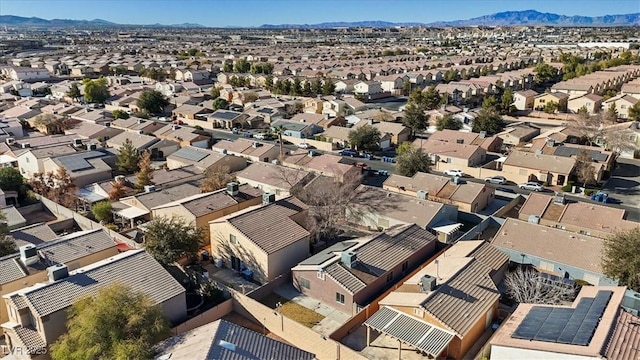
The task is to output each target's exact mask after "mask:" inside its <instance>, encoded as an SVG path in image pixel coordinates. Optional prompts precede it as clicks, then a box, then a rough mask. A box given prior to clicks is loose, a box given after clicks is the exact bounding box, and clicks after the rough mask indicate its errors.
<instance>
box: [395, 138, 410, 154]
mask: <svg viewBox="0 0 640 360" xmlns="http://www.w3.org/2000/svg"><path fill="white" fill-rule="evenodd" d="M412 147H413V144H411V142H410V141H404V142H403V143H402V144H400V145H398V147H397V148H396V155H398V156H399V155H402V154H404V153H406V152H407V151H409V150H411V148H412Z"/></svg>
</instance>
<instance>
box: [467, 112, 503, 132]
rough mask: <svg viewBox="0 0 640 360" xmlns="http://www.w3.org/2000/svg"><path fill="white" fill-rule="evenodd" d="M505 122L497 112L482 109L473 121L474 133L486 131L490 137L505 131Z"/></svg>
mask: <svg viewBox="0 0 640 360" xmlns="http://www.w3.org/2000/svg"><path fill="white" fill-rule="evenodd" d="M504 126H505V124H504V121H502V118H501V117H500V115H499V114H498V113H497V112H496V111H495V110H490V109H481V110H480V111H479V112H478V116H476V118H475V119H474V120H473V128H472V131H473V132H480V131H486V132H487V134H488V135H494V134H497V133H499V132H500V131H502V129H504Z"/></svg>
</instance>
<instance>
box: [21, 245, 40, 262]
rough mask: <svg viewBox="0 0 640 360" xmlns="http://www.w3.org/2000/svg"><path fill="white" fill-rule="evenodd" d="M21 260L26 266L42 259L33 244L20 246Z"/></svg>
mask: <svg viewBox="0 0 640 360" xmlns="http://www.w3.org/2000/svg"><path fill="white" fill-rule="evenodd" d="M19 250H20V261H21V262H22V263H23V264H25V265H26V266H30V265H33V264H35V263H37V262H38V261H40V257H39V256H38V250H37V249H36V246H35V245H33V244H28V245H23V246H20V248H19Z"/></svg>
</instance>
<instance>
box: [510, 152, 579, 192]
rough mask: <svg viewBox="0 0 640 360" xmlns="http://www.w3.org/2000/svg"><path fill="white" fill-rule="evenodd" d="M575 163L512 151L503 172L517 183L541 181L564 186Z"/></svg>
mask: <svg viewBox="0 0 640 360" xmlns="http://www.w3.org/2000/svg"><path fill="white" fill-rule="evenodd" d="M575 163H576V160H575V159H574V158H571V157H564V156H556V155H544V154H537V153H530V152H525V151H512V152H511V153H510V154H509V156H507V159H506V160H505V161H504V163H503V164H502V172H503V173H504V177H506V178H507V179H509V180H512V181H515V182H526V181H540V182H543V183H546V184H549V185H559V186H564V185H565V184H566V183H567V181H568V180H569V175H570V174H571V172H572V171H573V167H574V166H575Z"/></svg>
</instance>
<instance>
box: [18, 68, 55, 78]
mask: <svg viewBox="0 0 640 360" xmlns="http://www.w3.org/2000/svg"><path fill="white" fill-rule="evenodd" d="M9 77H10V78H11V80H16V81H18V80H19V81H30V80H46V79H49V78H51V74H50V73H49V71H47V70H46V69H37V68H30V67H14V68H11V69H10V70H9Z"/></svg>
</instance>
